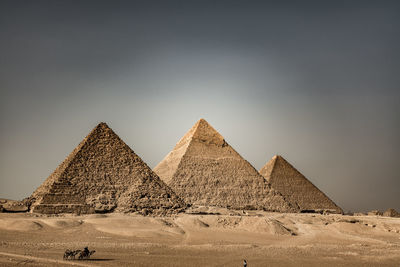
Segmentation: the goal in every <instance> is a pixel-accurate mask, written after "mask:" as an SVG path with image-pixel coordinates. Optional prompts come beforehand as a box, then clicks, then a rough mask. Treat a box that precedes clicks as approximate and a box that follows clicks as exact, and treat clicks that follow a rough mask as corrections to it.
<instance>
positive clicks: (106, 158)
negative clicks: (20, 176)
mask: <svg viewBox="0 0 400 267" xmlns="http://www.w3.org/2000/svg"><path fill="white" fill-rule="evenodd" d="M30 202H31V211H33V212H38V213H47V214H54V213H93V212H109V211H113V210H116V211H121V212H134V211H139V212H141V213H144V214H147V213H154V214H168V213H173V212H175V211H180V210H181V209H182V208H183V207H184V206H185V204H184V203H183V201H182V200H181V199H180V198H179V197H177V196H176V194H175V193H174V192H173V191H172V190H171V189H170V188H169V187H168V186H167V185H166V184H165V183H164V182H163V181H161V179H160V178H159V177H158V176H157V175H156V174H155V173H154V172H153V171H152V170H151V169H150V168H149V167H148V166H147V165H146V164H145V163H144V162H143V161H142V160H141V159H140V157H138V156H137V155H136V154H135V153H134V152H133V151H132V150H131V149H130V148H129V146H128V145H126V144H125V143H124V142H123V141H122V140H121V139H120V138H119V137H118V136H117V135H116V134H115V133H114V132H113V131H112V130H111V129H110V128H109V127H108V126H107V125H106V124H105V123H100V124H99V125H98V126H97V127H95V128H94V129H93V130H92V131H91V132H90V134H89V135H88V136H87V137H86V138H85V139H84V140H83V141H82V142H81V143H80V144H79V145H78V146H77V147H76V148H75V149H74V151H72V153H71V154H70V155H69V156H68V157H67V158H66V159H65V160H64V162H62V163H61V164H60V165H59V166H58V168H57V169H56V170H55V171H54V172H53V173H52V174H51V175H50V176H49V177H48V178H47V179H46V181H45V182H44V183H43V184H42V185H41V186H40V187H38V188H37V190H36V191H35V192H33V194H32V196H31V197H30Z"/></svg>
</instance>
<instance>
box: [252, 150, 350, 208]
mask: <svg viewBox="0 0 400 267" xmlns="http://www.w3.org/2000/svg"><path fill="white" fill-rule="evenodd" d="M260 174H262V175H263V176H264V177H265V178H266V179H267V181H268V182H269V183H270V184H271V186H272V188H274V189H276V190H277V191H278V192H280V193H281V194H282V195H283V196H284V197H285V198H286V200H288V201H289V202H290V203H292V205H298V206H299V207H300V210H301V211H308V210H310V211H311V210H321V211H330V212H335V213H343V210H342V209H341V208H340V207H339V206H337V205H336V204H335V203H334V202H333V201H332V200H331V199H330V198H329V197H327V196H326V195H325V194H324V193H323V192H322V191H321V190H319V189H318V188H317V187H316V186H315V185H314V184H313V183H311V182H310V181H309V180H308V179H307V178H306V177H305V176H304V175H303V174H301V173H300V172H299V171H298V170H297V169H296V168H294V167H293V166H292V165H291V164H290V163H289V162H287V161H286V160H285V159H284V158H283V157H282V156H279V155H276V156H274V157H273V158H272V159H271V160H270V161H269V162H267V163H266V164H265V165H264V167H262V168H261V170H260Z"/></svg>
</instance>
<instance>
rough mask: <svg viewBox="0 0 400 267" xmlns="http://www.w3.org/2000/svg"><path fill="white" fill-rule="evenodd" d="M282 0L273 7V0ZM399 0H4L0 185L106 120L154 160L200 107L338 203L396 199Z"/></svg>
mask: <svg viewBox="0 0 400 267" xmlns="http://www.w3.org/2000/svg"><path fill="white" fill-rule="evenodd" d="M278 2H279V4H278ZM398 3H399V2H398V1H392V2H391V1H371V2H370V1H310V2H307V1H275V2H274V3H273V2H269V3H268V2H266V1H259V2H258V1H256V2H252V1H203V0H202V1H159V2H156V1H141V2H136V3H134V2H133V1H107V2H106V1H104V2H101V1H15V0H12V1H4V0H2V1H1V2H0V114H1V115H0V122H1V123H0V127H1V128H0V147H1V150H0V197H5V198H11V199H22V198H24V197H27V196H29V195H30V194H31V193H32V192H33V190H34V189H35V188H36V187H37V186H39V185H40V184H41V183H42V182H43V181H44V180H45V179H46V178H47V177H48V175H49V174H50V173H51V172H52V171H53V170H54V169H55V168H56V167H57V166H58V164H60V163H61V162H62V161H63V159H64V158H65V157H66V156H67V155H68V154H69V153H70V152H71V151H72V150H73V149H74V147H75V146H76V145H77V144H78V143H79V142H80V141H81V140H82V139H83V138H84V137H85V136H86V135H87V134H88V133H89V131H90V130H91V129H92V128H93V127H95V126H96V124H97V123H99V122H100V121H105V122H107V123H108V125H109V126H110V127H111V128H113V129H114V131H115V132H116V133H117V134H118V135H119V136H120V137H121V138H122V139H123V140H124V141H125V142H126V143H127V144H128V145H129V146H130V147H131V148H132V149H133V150H134V151H135V152H136V153H137V154H138V155H139V156H141V157H142V159H143V160H144V161H145V162H147V163H148V164H149V166H150V167H152V168H153V167H154V166H155V165H156V164H157V163H158V162H159V161H161V160H162V159H163V157H164V156H165V155H166V154H167V153H168V152H169V151H170V150H171V149H172V148H173V147H174V145H175V144H176V142H178V140H179V139H180V138H181V137H182V135H184V134H185V133H186V131H187V130H189V128H190V127H191V126H192V125H193V124H194V123H195V122H196V121H197V120H198V119H199V118H205V119H206V120H207V121H208V122H209V123H210V124H211V125H212V126H213V127H214V128H216V129H217V130H218V131H219V132H220V133H221V134H222V135H223V136H224V137H225V138H226V140H227V142H228V143H229V144H231V145H232V146H233V147H234V148H235V149H236V150H237V151H238V152H239V153H240V154H241V155H242V156H243V157H244V158H246V159H247V160H248V161H249V162H250V163H252V164H253V165H254V167H255V168H256V169H260V168H261V167H262V166H263V165H264V164H265V163H266V162H267V161H268V160H270V158H271V157H272V156H273V155H275V154H280V155H282V156H284V157H285V158H286V159H287V160H288V161H289V162H291V163H292V164H293V165H294V166H295V167H296V168H297V169H298V170H299V171H301V172H302V173H303V174H304V175H305V176H306V177H307V178H309V180H310V181H312V182H313V183H314V184H315V185H316V186H318V187H319V188H320V189H321V190H322V191H324V192H325V193H326V194H327V195H328V196H329V197H331V198H332V199H333V200H334V201H335V202H336V203H337V204H338V205H339V206H341V207H342V208H343V209H344V210H352V211H356V210H371V209H381V210H385V209H387V208H390V207H393V208H395V209H397V210H400V175H399V173H400V172H399V167H400V160H399V149H400V138H399V137H400V88H399V85H400V15H399V14H400V4H398Z"/></svg>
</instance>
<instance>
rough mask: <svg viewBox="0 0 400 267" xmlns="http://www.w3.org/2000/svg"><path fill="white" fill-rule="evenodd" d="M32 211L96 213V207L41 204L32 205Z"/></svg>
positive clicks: (46, 212) (45, 212)
mask: <svg viewBox="0 0 400 267" xmlns="http://www.w3.org/2000/svg"><path fill="white" fill-rule="evenodd" d="M30 211H31V212H32V213H42V214H59V213H74V214H91V213H95V209H94V207H91V206H89V205H82V204H39V205H35V206H31V210H30Z"/></svg>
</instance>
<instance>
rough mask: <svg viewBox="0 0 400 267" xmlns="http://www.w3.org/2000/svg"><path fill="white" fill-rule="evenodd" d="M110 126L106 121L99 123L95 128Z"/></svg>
mask: <svg viewBox="0 0 400 267" xmlns="http://www.w3.org/2000/svg"><path fill="white" fill-rule="evenodd" d="M100 127H101V128H110V127H109V126H108V125H107V123H105V122H103V121H102V122H100V123H99V124H97V126H96V127H95V128H100Z"/></svg>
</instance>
